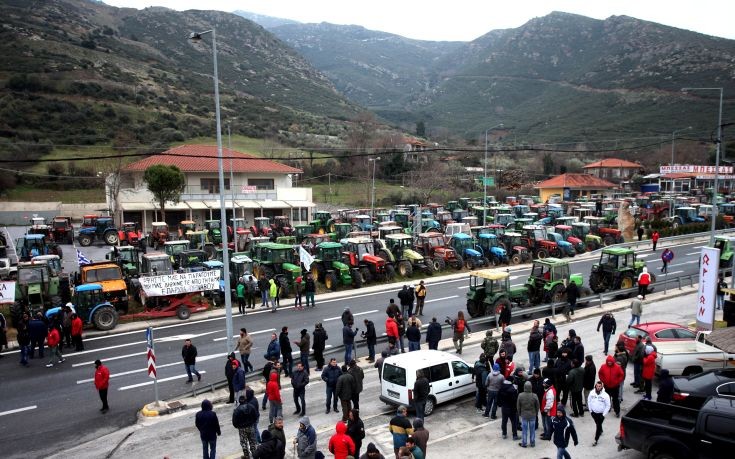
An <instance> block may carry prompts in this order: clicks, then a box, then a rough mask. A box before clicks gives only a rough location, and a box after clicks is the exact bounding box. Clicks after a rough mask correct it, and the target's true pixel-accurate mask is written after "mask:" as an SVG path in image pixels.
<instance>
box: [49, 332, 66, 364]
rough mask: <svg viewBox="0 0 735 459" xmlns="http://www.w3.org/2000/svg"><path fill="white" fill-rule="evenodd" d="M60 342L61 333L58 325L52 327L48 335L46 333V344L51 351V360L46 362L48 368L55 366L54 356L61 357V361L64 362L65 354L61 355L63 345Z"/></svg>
mask: <svg viewBox="0 0 735 459" xmlns="http://www.w3.org/2000/svg"><path fill="white" fill-rule="evenodd" d="M60 343H61V334H60V333H59V330H58V329H57V328H56V327H51V329H50V330H49V332H48V335H46V345H47V346H48V351H49V361H48V363H47V364H46V367H47V368H51V367H53V366H54V356H56V357H58V358H59V363H62V362H63V361H64V356H63V355H61V346H59V344H60Z"/></svg>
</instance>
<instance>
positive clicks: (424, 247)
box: [414, 233, 464, 271]
mask: <svg viewBox="0 0 735 459" xmlns="http://www.w3.org/2000/svg"><path fill="white" fill-rule="evenodd" d="M414 247H415V248H416V251H417V252H419V253H420V254H421V255H423V256H424V257H425V258H428V259H429V260H430V261H431V263H433V265H434V271H442V270H443V269H444V268H445V267H446V266H451V267H452V268H454V269H456V270H458V271H459V270H460V269H462V266H463V265H464V260H462V257H461V256H459V255H457V252H456V251H455V250H454V249H453V248H451V247H447V244H446V242H445V241H444V235H443V234H441V233H421V234H419V235H418V237H417V238H416V242H415V243H414Z"/></svg>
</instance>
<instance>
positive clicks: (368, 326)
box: [365, 320, 378, 345]
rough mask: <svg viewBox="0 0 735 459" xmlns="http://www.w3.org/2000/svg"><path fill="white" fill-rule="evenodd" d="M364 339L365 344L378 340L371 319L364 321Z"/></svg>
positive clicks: (373, 343)
mask: <svg viewBox="0 0 735 459" xmlns="http://www.w3.org/2000/svg"><path fill="white" fill-rule="evenodd" d="M365 340H366V341H367V344H372V345H375V343H377V342H378V335H377V333H376V332H375V324H374V323H373V321H372V320H368V321H367V322H366V323H365Z"/></svg>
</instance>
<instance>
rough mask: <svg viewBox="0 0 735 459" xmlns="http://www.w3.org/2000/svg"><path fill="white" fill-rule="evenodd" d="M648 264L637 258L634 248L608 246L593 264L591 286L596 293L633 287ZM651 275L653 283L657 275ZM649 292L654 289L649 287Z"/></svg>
mask: <svg viewBox="0 0 735 459" xmlns="http://www.w3.org/2000/svg"><path fill="white" fill-rule="evenodd" d="M645 266H646V262H645V261H639V260H637V259H636V253H635V252H634V251H633V250H632V249H628V248H623V247H607V248H604V249H602V252H601V253H600V262H599V263H595V264H594V265H592V271H591V273H590V288H591V289H592V291H593V292H595V293H602V292H604V291H607V290H621V289H630V288H633V287H634V286H635V285H636V283H637V282H638V275H639V274H640V273H641V271H642V270H643V268H644V267H645ZM649 274H650V275H651V284H653V283H654V282H656V276H654V274H653V273H649ZM648 291H649V292H650V291H653V289H652V288H651V287H649V290H648Z"/></svg>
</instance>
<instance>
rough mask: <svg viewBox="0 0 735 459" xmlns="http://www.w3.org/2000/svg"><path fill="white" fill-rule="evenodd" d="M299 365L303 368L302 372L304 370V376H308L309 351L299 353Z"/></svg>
mask: <svg viewBox="0 0 735 459" xmlns="http://www.w3.org/2000/svg"><path fill="white" fill-rule="evenodd" d="M300 357H301V364H302V365H303V366H304V370H306V374H307V375H308V374H309V351H306V352H302V353H301V356H300Z"/></svg>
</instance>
